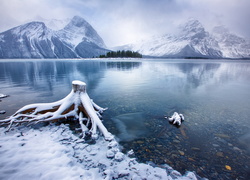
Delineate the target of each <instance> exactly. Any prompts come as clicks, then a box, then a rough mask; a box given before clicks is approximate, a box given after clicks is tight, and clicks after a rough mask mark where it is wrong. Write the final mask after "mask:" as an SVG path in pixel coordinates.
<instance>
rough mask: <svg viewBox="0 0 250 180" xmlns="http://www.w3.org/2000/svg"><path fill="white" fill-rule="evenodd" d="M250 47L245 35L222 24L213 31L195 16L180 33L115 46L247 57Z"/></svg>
mask: <svg viewBox="0 0 250 180" xmlns="http://www.w3.org/2000/svg"><path fill="white" fill-rule="evenodd" d="M215 32H216V33H215ZM214 34H215V35H214ZM249 47H250V43H249V42H247V41H246V40H244V39H243V38H240V37H238V36H236V35H232V34H230V33H229V32H227V31H223V30H222V29H221V30H220V31H219V30H218V28H217V31H214V32H213V33H209V32H208V31H206V30H205V28H204V27H203V26H202V24H201V23H200V22H199V21H198V20H194V19H191V20H189V21H188V22H187V23H185V24H183V25H181V26H180V27H179V31H178V33H176V34H165V35H163V36H157V37H153V38H151V39H150V40H144V41H141V42H138V43H135V44H129V45H125V46H120V47H116V48H115V49H124V50H133V51H138V52H139V53H141V54H143V55H146V56H154V57H174V58H187V57H194V58H196V57H198V58H244V57H250V48H249Z"/></svg>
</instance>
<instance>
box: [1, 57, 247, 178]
mask: <svg viewBox="0 0 250 180" xmlns="http://www.w3.org/2000/svg"><path fill="white" fill-rule="evenodd" d="M72 80H81V81H84V82H86V83H87V92H88V94H89V96H90V97H91V98H92V99H93V100H94V101H95V102H96V103H97V104H98V105H100V106H102V107H108V108H109V109H108V110H107V111H105V113H104V114H103V119H104V124H105V125H106V127H107V129H108V130H109V131H110V132H111V133H113V134H115V135H116V136H117V137H118V139H119V141H120V144H121V145H122V146H123V148H124V149H123V151H124V152H127V151H128V150H130V149H133V150H134V152H135V156H136V157H137V158H138V160H139V161H140V162H149V161H151V162H153V163H155V164H157V165H161V164H166V163H167V164H169V165H170V166H172V167H173V168H174V169H176V170H178V171H180V172H181V173H184V172H185V171H187V170H188V171H196V173H197V174H198V175H199V176H201V177H207V178H209V179H236V178H238V179H248V178H249V177H250V61H246V60H245V61H243V60H234V61H231V60H169V59H168V60H158V59H151V60H149V59H142V60H124V59H121V60H119V59H116V60H111V59H107V60H1V61H0V93H2V94H7V95H10V96H9V97H7V98H3V99H1V102H0V110H6V114H4V115H0V119H4V118H5V117H6V116H9V115H11V114H13V113H14V112H15V111H16V110H18V109H19V108H21V107H22V106H24V105H27V104H31V103H39V102H53V101H56V100H59V99H62V98H63V97H65V96H66V95H67V94H68V93H69V92H70V91H71V82H72ZM175 111H176V112H178V113H182V114H183V115H184V117H185V121H184V122H183V124H182V125H181V127H180V128H177V127H176V126H173V125H172V124H169V123H168V121H167V120H166V119H164V116H170V115H172V114H173V113H174V112H175Z"/></svg>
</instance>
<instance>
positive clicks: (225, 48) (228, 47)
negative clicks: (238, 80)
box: [212, 26, 250, 58]
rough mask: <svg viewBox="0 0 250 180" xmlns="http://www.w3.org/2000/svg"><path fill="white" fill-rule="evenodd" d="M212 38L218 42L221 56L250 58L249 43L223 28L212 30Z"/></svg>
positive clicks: (218, 27)
mask: <svg viewBox="0 0 250 180" xmlns="http://www.w3.org/2000/svg"><path fill="white" fill-rule="evenodd" d="M212 33H213V36H214V38H215V39H216V40H217V41H218V43H219V46H220V49H221V52H222V56H223V57H229V58H230V57H231V58H245V57H250V41H249V40H246V39H244V38H242V37H239V36H237V35H235V34H232V33H230V32H229V30H228V29H227V28H225V27H223V26H217V27H215V28H214V29H213V32H212Z"/></svg>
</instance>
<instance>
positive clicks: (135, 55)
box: [99, 50, 142, 58]
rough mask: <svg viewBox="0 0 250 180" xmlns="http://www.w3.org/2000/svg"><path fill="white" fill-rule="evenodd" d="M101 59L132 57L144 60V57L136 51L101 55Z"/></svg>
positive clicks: (112, 52)
mask: <svg viewBox="0 0 250 180" xmlns="http://www.w3.org/2000/svg"><path fill="white" fill-rule="evenodd" d="M99 57H100V58H112V57H120V58H126V57H132V58H142V55H141V54H140V53H138V52H135V51H124V50H123V51H110V52H108V53H107V54H106V55H100V56H99Z"/></svg>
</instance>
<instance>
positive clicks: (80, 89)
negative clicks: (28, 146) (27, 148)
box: [0, 80, 113, 140]
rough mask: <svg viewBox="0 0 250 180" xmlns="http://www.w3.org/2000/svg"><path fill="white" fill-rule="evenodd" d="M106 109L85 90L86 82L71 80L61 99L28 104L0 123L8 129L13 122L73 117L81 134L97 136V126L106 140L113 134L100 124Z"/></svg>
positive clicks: (46, 120)
mask: <svg viewBox="0 0 250 180" xmlns="http://www.w3.org/2000/svg"><path fill="white" fill-rule="evenodd" d="M104 110H106V109H104V108H101V107H100V106H98V105H97V104H95V103H94V102H93V101H92V100H91V99H90V98H89V96H88V94H87V92H86V84H85V83H84V82H82V81H78V80H76V81H73V82H72V91H71V92H70V93H69V94H68V95H67V96H66V97H65V98H64V99H62V100H59V101H56V102H52V103H39V104H30V105H26V106H24V107H22V108H21V109H19V110H18V111H17V112H16V113H15V114H13V115H12V116H10V117H9V118H7V119H4V120H0V124H8V125H9V126H8V130H9V129H10V128H11V127H12V125H14V124H22V123H39V122H55V121H59V120H62V119H69V118H74V119H78V120H79V124H80V126H81V129H82V132H83V135H85V132H87V131H89V132H90V133H91V136H92V138H94V139H96V138H97V137H98V134H97V128H98V129H99V131H100V132H101V133H102V134H103V135H104V137H105V139H106V140H112V139H113V135H112V134H111V133H109V132H108V130H107V129H106V127H105V126H104V125H103V124H102V121H101V120H100V118H101V113H102V112H103V111H104Z"/></svg>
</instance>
